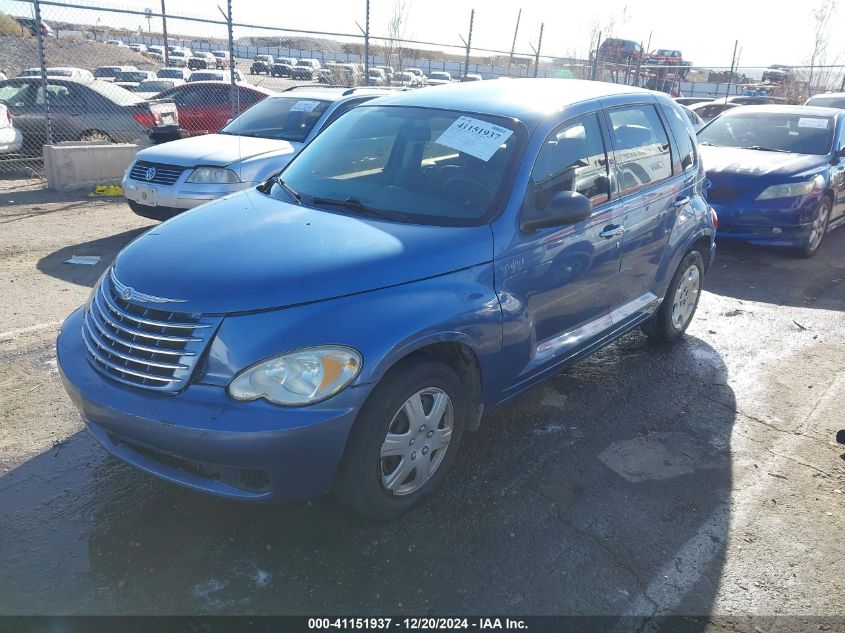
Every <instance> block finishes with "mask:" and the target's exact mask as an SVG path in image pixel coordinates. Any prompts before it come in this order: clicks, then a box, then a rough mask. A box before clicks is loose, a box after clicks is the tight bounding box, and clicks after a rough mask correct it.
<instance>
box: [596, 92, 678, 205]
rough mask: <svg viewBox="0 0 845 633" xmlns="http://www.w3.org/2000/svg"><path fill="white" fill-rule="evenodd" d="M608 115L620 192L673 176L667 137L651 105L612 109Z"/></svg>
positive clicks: (630, 190)
mask: <svg viewBox="0 0 845 633" xmlns="http://www.w3.org/2000/svg"><path fill="white" fill-rule="evenodd" d="M608 115H609V117H610V123H611V132H612V134H613V145H614V148H615V154H616V165H617V170H618V179H619V191H620V193H621V194H623V195H624V194H628V193H633V192H635V191H638V190H640V189H643V188H645V187H648V186H651V185H653V184H656V183H658V182H660V181H662V180H666V179H667V178H670V177H671V176H672V156H671V145H670V144H669V137H668V135H667V134H666V130H665V129H664V128H663V123H662V122H661V120H660V116H659V115H658V114H657V110H655V108H654V106H653V105H635V106H624V107H621V108H614V109H612V110H610V111H609V112H608Z"/></svg>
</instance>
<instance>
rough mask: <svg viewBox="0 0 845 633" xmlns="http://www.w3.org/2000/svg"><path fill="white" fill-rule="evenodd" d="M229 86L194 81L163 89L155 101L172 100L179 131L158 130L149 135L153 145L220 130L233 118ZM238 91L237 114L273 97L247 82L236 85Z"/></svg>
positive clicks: (268, 92)
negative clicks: (176, 113) (177, 116)
mask: <svg viewBox="0 0 845 633" xmlns="http://www.w3.org/2000/svg"><path fill="white" fill-rule="evenodd" d="M230 88H231V86H230V85H229V83H228V82H224V81H197V82H193V83H186V84H183V85H181V86H176V87H174V88H171V89H169V90H165V91H164V92H162V93H161V94H159V95H157V96H156V99H172V100H173V101H174V102H175V103H176V110H177V111H178V112H179V126H180V127H179V128H178V129H176V128H172V129H166V128H159V129H158V130H156V131H155V132H151V133H150V139H151V140H152V141H153V142H154V143H156V142H158V143H160V142H164V141H171V140H173V139H176V138H185V137H186V136H198V135H200V134H214V133H216V132H219V131H220V128H222V127H223V126H224V125H226V122H227V121H228V120H229V119H231V118H232V106H231V102H230V100H229V90H230ZM235 89H236V90H237V99H238V101H237V113H238V114H240V113H241V112H243V111H244V110H246V109H247V108H250V107H252V106H254V105H255V104H256V103H258V102H259V101H261V100H262V99H264V98H265V97H267V96H269V95H271V94H275V93H273V92H272V91H270V90H267V89H266V88H261V87H259V86H253V85H251V84H246V83H237V84H235Z"/></svg>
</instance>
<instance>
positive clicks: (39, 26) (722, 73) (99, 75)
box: [0, 0, 845, 177]
mask: <svg viewBox="0 0 845 633" xmlns="http://www.w3.org/2000/svg"><path fill="white" fill-rule="evenodd" d="M238 1H239V0H234V7H233V6H232V4H233V0H229V4H228V5H220V6H219V7H218V6H216V5H208V4H206V3H203V5H202V10H203V11H205V13H197V14H192V15H188V14H181V13H174V12H172V11H168V10H167V8H166V5H165V0H160V6H158V5H155V8H154V9H152V8H148V7H146V6H145V5H146V3H140V2H139V3H138V4H137V5H136V8H134V9H131V8H126V7H122V8H116V7H113V6H109V5H107V4H99V3H97V4H90V3H85V4H83V3H81V0H78V1H77V2H70V1H67V2H66V1H64V0H0V71H2V73H3V75H0V79H2V81H0V177H4V176H6V177H8V176H17V175H19V174H21V172H23V173H25V174H39V173H40V172H41V170H42V164H41V156H42V147H43V145H45V144H54V143H63V142H80V141H82V142H85V141H98V142H104V141H105V142H120V143H138V144H144V145H146V144H149V143H150V142H159V141H165V140H169V139H170V138H176V137H180V136H185V135H198V134H206V133H213V132H217V131H219V130H220V129H221V128H223V127H224V126H225V125H226V123H227V122H228V120H229V119H231V118H233V117H235V116H237V115H238V114H239V113H240V112H243V111H244V110H245V109H246V108H248V107H250V106H252V105H254V104H255V103H257V102H258V101H260V100H262V99H264V98H265V97H266V96H268V95H270V94H273V93H276V92H280V91H284V90H287V89H290V88H292V87H295V86H302V85H304V84H323V85H342V86H350V87H351V86H374V87H378V86H393V87H401V88H421V87H424V86H426V85H431V84H434V83H444V82H449V81H460V80H461V79H464V78H466V79H485V80H489V79H497V78H519V77H559V78H575V79H589V80H597V81H609V82H614V83H623V84H628V85H634V86H643V87H646V88H650V89H654V90H661V91H663V92H667V93H670V94H673V95H675V96H685V97H693V98H695V97H698V98H701V99H706V98H723V97H734V96H737V95H765V96H768V97H771V98H774V99H776V100H778V101H783V102H785V103H803V101H804V100H806V98H807V97H808V96H809V95H811V94H813V93H815V92H821V91H825V90H829V89H839V88H840V87H841V86H842V84H843V83H845V75H844V74H843V73H845V66H823V67H815V68H809V67H806V68H789V69H782V70H780V71H778V70H776V69H771V68H749V67H741V68H731V67H722V68H714V67H709V68H700V67H696V66H692V65H688V64H686V63H683V62H678V63H675V62H673V61H672V60H671V59H669V60H667V59H661V58H660V57H655V56H649V55H644V54H640V55H639V56H638V57H636V58H633V57H621V56H619V55H618V54H617V55H614V54H606V53H604V52H603V51H604V49H603V48H602V47H601V46H597V47H596V51H594V52H592V53H591V54H590V55H589V56H588V57H587V58H584V59H577V58H561V57H549V56H547V55H542V51H541V45H542V28H541V31H540V38H539V40H538V42H537V46H536V47H533V46H532V49H533V50H532V51H530V52H525V51H522V52H519V51H515V50H493V49H483V48H478V47H472V45H471V42H472V18H474V16H475V13H474V12H473V14H472V18H471V19H470V21H469V26H470V28H469V31H468V34H467V38H466V39H464V40H463V42H462V43H461V44H455V43H438V42H426V41H417V40H410V39H404V38H397V37H387V36H382V35H379V34H377V33H370V31H369V20H367V21H366V25H367V27H366V29H364V28H361V27H358V28H359V31H357V32H348V33H336V32H324V31H303V30H295V29H286V28H278V27H273V26H267V25H261V24H250V23H244V22H241V21H239V19H238V6H237V5H238ZM361 4H362V13H363V9H364V4H365V2H364V0H362V3H361ZM197 6H198V7H199V6H200V5H197ZM355 26H357V25H355ZM177 117H178V123H177V120H176V119H177ZM151 132H152V133H151ZM151 138H152V141H151Z"/></svg>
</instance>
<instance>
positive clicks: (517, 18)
mask: <svg viewBox="0 0 845 633" xmlns="http://www.w3.org/2000/svg"><path fill="white" fill-rule="evenodd" d="M520 18H522V9H520V10H519V13H517V14H516V28H515V29H514V30H513V44H511V56H510V57H509V58H508V77H510V76H511V66H512V65H513V52H514V51H515V50H516V34H517V33H519V20H520Z"/></svg>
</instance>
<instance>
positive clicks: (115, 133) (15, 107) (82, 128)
mask: <svg viewBox="0 0 845 633" xmlns="http://www.w3.org/2000/svg"><path fill="white" fill-rule="evenodd" d="M46 94H47V97H46V98H47V100H48V101H49V107H50V117H51V121H52V123H51V126H50V127H51V133H52V139H53V142H55V143H58V142H61V141H86V140H108V141H113V142H117V143H131V142H134V141H136V140H138V139H139V138H143V137H145V136H146V135H147V133H148V132H149V131H150V130H151V129H153V128H156V127H159V126H166V125H170V124H176V123H178V114H177V112H176V107H175V106H174V105H173V104H172V103H157V102H154V103H151V102H148V101H145V100H144V99H142V98H141V97H139V96H138V95H136V94H133V93H131V92H129V91H128V90H125V89H123V88H121V87H120V86H115V85H114V84H112V83H108V82H105V81H99V80H94V81H91V82H89V83H81V82H79V81H75V80H73V79H59V78H50V79H49V80H48V83H47V92H46ZM44 99H45V93H44V90H43V89H42V86H41V81H40V78H27V77H24V78H16V79H7V80H6V81H2V82H0V101H2V102H4V103H5V104H6V105H7V106H8V107H9V108H10V109H11V111H12V114H13V115H14V116H15V125H16V127H18V128H19V129H20V131H21V133H22V134H23V151H24V152H25V153H27V154H35V155H40V154H41V148H42V146H43V145H44V144H45V143H46V140H47V139H46V125H45V122H44Z"/></svg>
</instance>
